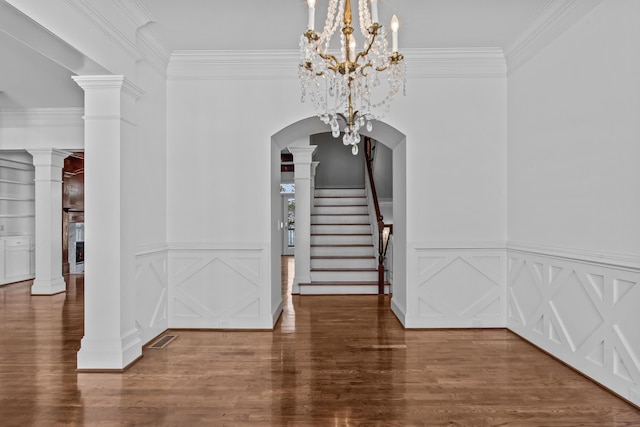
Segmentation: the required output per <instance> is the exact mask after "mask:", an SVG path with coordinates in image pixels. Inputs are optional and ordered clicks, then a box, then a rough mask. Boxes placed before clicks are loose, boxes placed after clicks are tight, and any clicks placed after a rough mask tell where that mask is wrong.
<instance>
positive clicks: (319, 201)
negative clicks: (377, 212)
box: [313, 197, 367, 206]
mask: <svg viewBox="0 0 640 427" xmlns="http://www.w3.org/2000/svg"><path fill="white" fill-rule="evenodd" d="M313 204H314V206H327V205H328V206H331V205H337V206H353V205H366V204H367V199H366V198H365V197H316V198H314V202H313Z"/></svg>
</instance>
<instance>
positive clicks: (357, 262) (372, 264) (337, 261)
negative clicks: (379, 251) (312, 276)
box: [311, 258, 378, 268]
mask: <svg viewBox="0 0 640 427" xmlns="http://www.w3.org/2000/svg"><path fill="white" fill-rule="evenodd" d="M377 267H378V265H377V262H376V260H375V258H356V259H350V258H333V259H311V268H377Z"/></svg>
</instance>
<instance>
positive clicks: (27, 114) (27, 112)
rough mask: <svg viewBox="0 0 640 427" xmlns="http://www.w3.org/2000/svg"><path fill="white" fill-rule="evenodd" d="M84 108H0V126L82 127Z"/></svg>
mask: <svg viewBox="0 0 640 427" xmlns="http://www.w3.org/2000/svg"><path fill="white" fill-rule="evenodd" d="M83 114H84V108H76V107H73V108H15V109H9V108H7V109H1V110H0V128H29V127H83V126H84V120H83V119H82V115H83Z"/></svg>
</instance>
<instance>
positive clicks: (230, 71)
mask: <svg viewBox="0 0 640 427" xmlns="http://www.w3.org/2000/svg"><path fill="white" fill-rule="evenodd" d="M299 58H300V56H299V53H298V51H295V50H238V51H231V50H217V51H212V50H178V51H174V52H173V53H172V54H171V58H170V59H169V65H168V67H167V77H168V79H169V80H269V79H289V78H290V79H295V78H297V77H298V64H299Z"/></svg>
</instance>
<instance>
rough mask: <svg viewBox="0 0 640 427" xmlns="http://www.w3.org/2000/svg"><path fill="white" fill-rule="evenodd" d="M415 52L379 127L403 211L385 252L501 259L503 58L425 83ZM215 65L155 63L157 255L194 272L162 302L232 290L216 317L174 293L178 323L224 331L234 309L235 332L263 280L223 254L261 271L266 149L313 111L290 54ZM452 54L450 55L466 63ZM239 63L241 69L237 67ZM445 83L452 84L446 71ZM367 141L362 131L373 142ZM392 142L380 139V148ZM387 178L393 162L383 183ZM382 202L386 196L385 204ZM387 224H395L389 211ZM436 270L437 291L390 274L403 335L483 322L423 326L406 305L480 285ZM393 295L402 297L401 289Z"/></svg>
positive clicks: (427, 318) (215, 58)
mask: <svg viewBox="0 0 640 427" xmlns="http://www.w3.org/2000/svg"><path fill="white" fill-rule="evenodd" d="M429 54H430V53H426V54H425V53H423V52H417V53H416V55H415V58H416V60H415V62H414V64H415V65H414V68H413V71H412V72H413V73H415V75H414V76H413V77H412V78H411V80H410V86H409V88H408V90H407V96H406V98H403V97H402V96H400V97H399V99H398V100H397V101H396V103H395V106H394V107H393V108H392V114H391V115H390V116H389V117H388V119H386V120H385V121H386V122H387V123H388V124H390V125H391V126H393V127H394V128H396V129H397V130H399V131H400V132H401V133H403V134H405V135H406V146H404V148H403V150H402V151H403V154H404V153H406V156H404V155H403V158H402V159H401V162H400V164H401V165H402V168H403V169H404V168H406V171H403V172H402V173H403V174H404V173H406V199H404V200H406V204H407V206H406V210H405V209H404V207H403V209H401V211H405V212H406V221H405V224H404V226H403V227H401V228H400V229H399V230H400V231H403V230H404V231H403V235H404V237H405V238H406V240H405V241H404V244H405V245H406V249H402V248H400V249H398V242H399V240H396V241H395V243H396V247H395V248H396V251H400V252H403V251H405V252H407V255H406V257H407V259H413V260H417V257H418V256H420V255H419V254H421V253H422V252H419V251H420V250H422V249H425V248H428V249H429V250H436V251H437V250H440V249H443V248H444V249H446V250H450V245H451V244H455V246H456V247H459V248H461V249H464V250H467V249H468V248H469V247H471V248H472V249H473V250H480V249H479V248H478V246H481V247H482V248H484V247H485V246H487V242H490V244H491V245H494V242H500V244H501V245H502V246H501V247H502V248H504V241H505V238H506V198H505V197H506V184H505V182H506V180H505V177H506V154H505V153H506V150H505V141H506V139H505V137H506V78H505V75H504V59H503V60H502V62H501V63H499V64H498V66H497V69H498V71H497V72H496V73H485V72H484V71H478V70H477V69H475V68H473V67H471V68H470V69H469V70H465V73H463V75H456V76H455V77H452V78H442V77H441V75H440V76H439V77H435V76H432V75H430V74H429V71H428V70H427V71H425V69H424V68H423V67H422V64H421V63H420V62H419V61H418V60H417V58H419V57H420V55H427V56H428V55H429ZM474 54H475V52H474ZM229 55H230V54H229V53H227V52H221V53H217V52H212V53H202V52H183V53H179V54H174V55H173V57H172V62H171V64H170V66H169V75H170V80H169V88H168V206H169V210H168V241H169V245H170V248H171V247H175V248H176V250H178V249H179V250H180V251H181V254H182V255H181V256H184V257H186V258H189V259H191V260H193V264H194V265H192V266H184V268H185V269H187V270H188V271H187V272H186V273H185V276H184V277H182V276H180V277H179V278H178V277H177V276H175V275H172V274H170V278H171V277H174V278H175V280H176V281H175V282H171V279H170V287H171V289H172V290H170V295H171V294H172V292H174V291H176V292H178V291H179V292H183V291H184V289H185V288H188V289H190V291H189V292H187V294H190V293H193V292H196V290H197V292H200V293H202V292H205V290H204V289H206V288H208V287H211V286H222V285H219V284H218V283H219V282H225V283H227V284H228V286H234V285H235V284H242V283H244V285H242V286H244V287H245V290H244V291H240V290H238V294H237V295H234V296H232V297H233V298H234V299H233V300H231V301H228V303H227V304H224V306H225V307H226V308H225V310H217V309H216V307H214V306H213V305H212V304H208V303H206V304H204V305H203V304H202V302H201V301H200V302H198V303H197V304H196V298H194V294H191V295H190V296H189V295H184V294H180V302H179V303H180V304H183V305H185V304H186V307H185V308H184V312H183V313H182V314H181V315H180V316H181V318H184V319H186V318H188V317H189V316H192V317H193V318H194V319H196V318H197V319H203V318H205V319H208V321H204V320H198V321H197V322H198V324H199V325H202V324H208V325H210V326H212V327H220V326H221V325H227V326H226V327H233V325H236V324H239V322H237V321H236V317H234V316H236V313H237V312H238V311H237V310H240V311H242V312H243V313H244V314H243V315H242V316H241V318H242V319H243V321H244V320H246V319H247V318H250V317H251V316H253V319H254V320H255V324H254V326H253V327H271V323H270V322H272V319H271V317H270V315H271V312H270V310H269V307H270V303H269V302H268V301H267V300H264V301H263V300H262V299H261V298H263V295H262V294H261V292H262V291H263V289H265V288H270V284H269V282H270V281H271V280H272V279H273V275H272V274H271V273H270V271H262V270H260V271H257V270H255V269H249V270H250V271H251V272H252V273H251V274H253V275H252V276H251V275H250V276H251V277H247V276H246V275H244V274H243V273H242V271H240V270H242V268H245V267H246V266H245V265H244V264H243V263H242V262H240V264H235V263H234V262H235V261H234V262H231V260H233V259H236V258H235V255H233V254H234V253H237V251H238V250H242V251H249V252H251V253H252V254H253V256H254V257H255V258H254V260H253V262H255V263H258V264H261V263H262V262H263V261H264V263H265V264H266V265H269V266H273V265H274V263H273V260H271V254H270V250H269V248H270V247H271V246H270V239H271V238H272V237H271V236H272V233H273V230H272V227H275V226H276V224H275V221H274V223H273V224H272V221H271V220H270V216H269V212H270V211H271V193H272V191H271V190H272V189H271V188H270V181H271V167H270V158H271V146H270V139H269V138H270V137H271V136H272V135H274V134H275V133H276V132H278V131H280V130H281V129H285V128H286V127H287V126H289V125H290V124H292V123H296V122H298V121H299V120H302V119H304V118H306V117H309V116H313V115H314V112H313V111H312V110H311V109H310V108H311V106H310V105H308V104H300V101H299V99H300V94H299V85H298V82H297V80H296V75H295V69H296V61H297V58H296V56H297V55H295V53H292V55H290V56H286V57H285V58H284V61H283V63H282V64H284V65H287V67H285V66H284V65H282V64H278V67H274V64H273V63H270V62H269V63H267V60H265V59H264V58H265V57H268V55H260V56H256V57H252V56H250V54H244V55H243V56H238V57H236V56H232V57H231V58H229ZM247 55H249V56H247ZM458 55H459V56H462V57H464V55H466V53H464V52H463V53H459V54H458ZM482 55H484V53H482ZM487 57H488V58H489V59H488V61H489V60H491V61H493V60H495V52H489V53H487ZM259 61H265V64H264V67H258V65H257V64H256V63H258V64H259V63H260V62H259ZM245 62H246V63H247V64H249V63H251V64H252V66H253V68H249V67H246V66H245V65H244V64H245ZM279 67H281V68H279ZM410 70H411V68H410ZM482 70H484V68H483V69H482ZM258 71H260V72H258ZM263 72H264V73H263ZM452 72H455V73H460V67H457V68H456V69H455V71H452ZM377 130H378V129H376V128H375V127H374V133H375V132H376V131H377ZM378 139H380V138H378ZM398 143H399V141H397V142H396V141H394V142H393V145H394V146H395V145H397V144H398ZM404 150H406V151H404ZM345 155H350V154H348V153H347V154H345ZM394 162H396V154H395V151H394ZM396 169H397V168H396V165H395V164H394V173H395V171H396ZM404 181H405V180H404V179H402V182H396V178H395V177H394V186H395V185H400V186H402V187H404ZM399 191H400V190H399ZM395 194H396V189H395V188H394V199H395ZM400 200H403V199H402V198H400ZM394 222H395V223H397V222H398V217H397V216H396V214H395V209H394ZM400 241H402V239H400ZM491 247H493V246H491ZM212 251H213V252H212ZM215 251H222V252H215ZM225 251H228V253H229V254H231V255H229V257H230V258H229V257H226V255H225V256H223V255H215V254H214V252H215V253H218V254H220V253H222V254H223V253H224V252H225ZM170 252H171V251H170ZM243 253H246V252H243ZM465 253H466V252H465ZM491 256H493V254H492V255H491ZM394 259H396V258H395V257H394ZM455 259H457V258H454V261H455ZM206 260H208V261H206ZM185 262H186V261H185ZM238 262H239V261H238ZM492 263H493V261H491V262H490V265H491V267H493V264H492ZM214 264H215V265H214ZM412 265H415V262H414V263H413V264H412ZM403 267H405V266H403ZM175 268H176V269H177V268H178V266H175ZM189 268H192V270H189ZM405 269H406V268H401V269H398V268H396V269H395V271H396V272H398V270H405ZM170 270H171V264H170ZM449 270H450V271H452V272H453V273H452V274H453V276H452V277H448V276H447V277H445V278H444V281H442V280H440V277H444V276H439V277H437V278H436V279H434V280H432V281H430V282H429V283H426V282H425V281H424V280H422V278H421V277H420V273H421V272H420V270H419V269H416V268H414V269H413V270H409V271H408V272H407V274H406V280H402V281H401V282H399V280H400V279H401V278H402V274H400V276H398V275H396V276H395V279H396V283H394V286H396V290H397V291H398V295H402V294H403V293H404V294H405V295H406V298H405V297H399V298H400V299H399V300H398V301H401V300H403V299H404V300H405V301H404V303H401V304H400V303H399V304H398V307H400V306H402V307H400V310H401V311H402V313H401V315H400V316H401V317H403V318H404V317H407V318H408V319H410V322H408V325H409V326H412V327H428V326H446V325H451V326H453V325H458V326H460V325H468V326H471V325H472V322H473V318H474V316H475V315H476V314H478V313H482V312H483V310H482V309H480V308H478V310H476V311H468V310H457V311H456V310H454V311H452V312H447V313H440V315H439V317H438V318H437V321H434V319H433V317H432V313H429V314H428V315H423V314H424V313H423V312H421V311H420V310H421V309H420V305H419V304H418V303H417V301H418V299H419V298H423V299H428V298H430V297H431V296H432V295H433V292H435V291H434V289H438V288H439V287H441V286H444V285H446V283H449V282H450V281H452V280H453V281H454V282H455V283H456V286H457V288H456V292H459V291H461V290H462V291H465V290H466V289H467V288H468V287H470V286H471V287H473V286H474V284H473V279H474V277H482V276H483V274H484V273H483V271H482V270H481V269H478V268H475V267H471V269H470V268H469V266H468V265H467V264H465V263H464V262H462V263H460V262H454V263H452V264H451V266H450V269H449ZM458 270H462V271H458ZM196 280H197V281H198V283H197V284H196ZM247 280H248V281H249V282H250V283H251V284H247ZM495 280H496V282H495V283H493V282H492V284H491V285H490V286H491V289H490V291H491V294H492V295H493V296H494V297H495V298H494V299H498V300H499V301H498V306H499V307H501V303H502V299H501V298H502V297H501V296H503V295H504V294H505V289H504V281H501V280H500V278H496V279H495ZM398 286H401V287H403V288H405V290H406V292H401V291H400V290H399V289H398ZM203 288H204V289H203ZM486 292H487V289H484V288H482V289H481V290H480V291H478V292H476V293H473V295H475V296H476V297H477V298H485V297H486V295H485V294H486ZM176 295H177V294H176ZM456 295H457V294H456V293H454V292H449V291H445V292H444V293H440V294H439V297H440V298H443V299H445V300H450V299H454V298H455V297H456ZM258 300H259V302H258V303H256V302H255V301H258ZM494 302H495V301H494V300H491V301H489V303H490V304H493V303H494ZM176 303H177V302H176ZM207 304H208V306H207ZM465 308H466V307H465ZM247 310H248V311H249V313H248V312H247ZM405 310H406V312H405ZM485 314H486V313H485ZM489 317H491V319H493V320H492V321H494V323H495V322H496V321H497V320H496V319H498V320H499V319H502V323H503V324H504V310H502V311H500V310H498V312H495V310H494V309H493V305H492V311H491V314H490V316H489ZM461 319H462V320H461ZM173 320H176V321H177V319H173ZM173 320H170V324H171V322H172V321H173ZM207 322H208V323H207Z"/></svg>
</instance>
